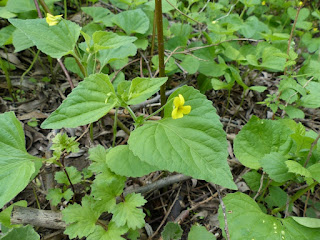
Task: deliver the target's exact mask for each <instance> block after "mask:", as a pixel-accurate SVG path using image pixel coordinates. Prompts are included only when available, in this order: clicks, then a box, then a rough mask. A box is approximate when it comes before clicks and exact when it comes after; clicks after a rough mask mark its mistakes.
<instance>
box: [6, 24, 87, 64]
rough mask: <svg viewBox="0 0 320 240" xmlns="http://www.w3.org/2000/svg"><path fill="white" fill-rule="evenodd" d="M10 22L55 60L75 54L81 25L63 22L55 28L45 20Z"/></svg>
mask: <svg viewBox="0 0 320 240" xmlns="http://www.w3.org/2000/svg"><path fill="white" fill-rule="evenodd" d="M9 21H10V23H12V25H14V26H15V27H16V28H18V29H19V30H20V31H22V32H23V33H24V34H25V35H26V36H27V37H28V38H29V39H30V40H31V41H32V42H33V43H34V45H36V46H37V48H38V49H40V50H41V51H42V52H44V53H45V54H47V55H50V56H51V57H53V58H61V57H62V56H64V55H68V54H70V53H72V52H73V50H74V47H75V45H76V42H77V40H78V38H79V35H80V29H81V27H80V26H79V25H77V24H75V23H74V22H71V21H67V20H62V21H61V22H60V23H59V24H57V25H55V26H49V25H48V23H47V22H46V20H45V19H27V20H21V19H10V20H9Z"/></svg>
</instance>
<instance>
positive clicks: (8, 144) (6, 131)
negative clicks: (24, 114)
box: [0, 112, 41, 208]
mask: <svg viewBox="0 0 320 240" xmlns="http://www.w3.org/2000/svg"><path fill="white" fill-rule="evenodd" d="M0 125H1V129H0V189H1V190H2V192H3V193H5V194H1V195H0V207H1V208H2V207H3V206H4V204H6V203H7V202H9V201H10V200H11V199H12V198H13V197H15V196H16V195H17V194H18V193H19V192H21V191H22V190H23V189H24V188H25V187H26V186H27V185H28V183H29V182H30V181H31V180H32V178H33V177H34V176H35V175H36V174H37V173H38V171H39V169H40V167H41V160H40V159H39V158H37V157H34V156H32V155H30V154H29V153H28V152H27V150H26V149H25V140H24V132H23V129H22V127H21V124H20V122H19V121H18V120H17V118H16V117H15V114H14V113H13V112H7V113H3V114H0ZM12 179H14V181H12Z"/></svg>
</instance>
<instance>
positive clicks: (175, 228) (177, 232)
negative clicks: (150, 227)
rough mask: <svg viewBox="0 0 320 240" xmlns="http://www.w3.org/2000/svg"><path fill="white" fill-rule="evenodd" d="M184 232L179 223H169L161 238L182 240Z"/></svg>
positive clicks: (164, 239)
mask: <svg viewBox="0 0 320 240" xmlns="http://www.w3.org/2000/svg"><path fill="white" fill-rule="evenodd" d="M182 233H183V230H182V228H181V227H180V225H179V224H178V223H174V222H168V223H167V224H166V226H165V227H164V229H163V231H162V233H161V237H162V239H163V240H180V239H181V237H182Z"/></svg>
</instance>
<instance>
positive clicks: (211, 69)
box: [199, 61, 226, 77]
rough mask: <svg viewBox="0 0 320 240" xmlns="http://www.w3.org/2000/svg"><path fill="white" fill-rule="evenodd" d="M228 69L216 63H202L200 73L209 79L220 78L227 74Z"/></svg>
mask: <svg viewBox="0 0 320 240" xmlns="http://www.w3.org/2000/svg"><path fill="white" fill-rule="evenodd" d="M225 70H226V67H225V66H224V65H223V64H217V63H215V62H214V61H209V62H201V64H200V66H199V72H200V73H202V74H204V75H206V76H209V77H220V76H222V75H223V74H224V73H225Z"/></svg>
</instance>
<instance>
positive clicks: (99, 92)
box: [41, 74, 117, 129]
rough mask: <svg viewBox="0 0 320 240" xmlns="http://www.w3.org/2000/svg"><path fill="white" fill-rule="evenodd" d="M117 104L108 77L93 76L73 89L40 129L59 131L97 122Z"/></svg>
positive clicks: (102, 75) (101, 75)
mask: <svg viewBox="0 0 320 240" xmlns="http://www.w3.org/2000/svg"><path fill="white" fill-rule="evenodd" d="M116 103H117V98H116V97H115V91H114V88H113V86H112V83H111V82H110V80H109V77H108V75H104V74H93V75H90V76H89V77H87V78H85V79H84V80H83V81H82V82H80V84H79V85H78V86H77V87H76V88H75V89H73V91H72V92H71V93H70V94H69V95H68V97H67V99H65V100H64V101H63V102H62V104H61V105H60V106H59V108H58V109H57V110H55V111H54V112H53V113H52V114H51V115H50V116H49V118H48V119H46V120H45V121H44V122H43V123H42V124H41V127H42V128H44V129H48V128H52V129H59V128H63V127H70V128H74V127H78V126H82V125H85V124H88V123H92V122H94V121H97V120H99V119H100V118H101V117H103V116H104V115H106V114H107V113H108V112H109V111H110V110H111V109H112V108H113V107H114V106H115V105H116Z"/></svg>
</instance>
